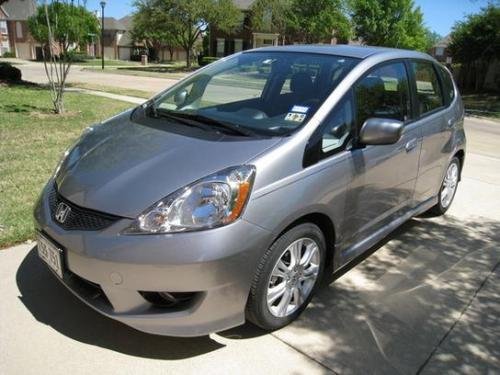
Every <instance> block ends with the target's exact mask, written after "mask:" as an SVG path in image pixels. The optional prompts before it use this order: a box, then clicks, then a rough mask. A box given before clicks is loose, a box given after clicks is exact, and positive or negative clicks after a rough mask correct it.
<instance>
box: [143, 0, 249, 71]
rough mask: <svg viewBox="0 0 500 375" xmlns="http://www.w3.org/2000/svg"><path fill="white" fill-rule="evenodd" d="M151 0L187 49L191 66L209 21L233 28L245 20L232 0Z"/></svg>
mask: <svg viewBox="0 0 500 375" xmlns="http://www.w3.org/2000/svg"><path fill="white" fill-rule="evenodd" d="M149 3H150V4H149V5H150V7H151V9H152V11H153V12H156V13H157V14H158V17H160V18H161V22H164V23H165V24H166V25H168V28H169V32H170V33H171V34H172V36H173V38H174V40H175V42H176V44H177V45H179V46H181V47H182V48H183V49H184V51H186V66H187V67H188V68H189V67H191V53H192V51H193V47H194V46H195V44H196V42H197V41H198V39H199V38H200V37H201V36H202V34H203V33H204V32H205V31H206V30H207V27H208V25H209V24H210V25H212V26H214V27H216V28H217V29H218V30H221V31H223V32H230V31H232V30H233V29H234V28H236V26H237V25H238V24H239V23H240V21H241V12H240V11H239V10H238V9H237V8H236V7H235V6H234V4H233V2H232V1H231V0H151V1H149ZM140 12H141V9H140V8H138V9H137V11H136V17H140V16H138V15H137V14H138V13H140ZM155 27H158V25H156V26H155ZM162 29H163V28H162Z"/></svg>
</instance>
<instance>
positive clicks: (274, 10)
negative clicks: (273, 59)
mask: <svg viewBox="0 0 500 375" xmlns="http://www.w3.org/2000/svg"><path fill="white" fill-rule="evenodd" d="M292 5H293V0H256V1H255V2H254V3H253V4H252V7H251V9H250V10H251V20H252V28H253V29H254V30H259V31H263V32H270V33H277V34H279V35H280V37H281V44H283V45H284V44H285V41H286V35H287V34H288V33H289V32H290V31H291V30H290V27H291V19H292V9H293V8H292Z"/></svg>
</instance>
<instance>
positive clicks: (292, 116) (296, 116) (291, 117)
mask: <svg viewBox="0 0 500 375" xmlns="http://www.w3.org/2000/svg"><path fill="white" fill-rule="evenodd" d="M305 118H306V114H305V113H294V112H288V113H287V115H286V117H285V120H286V121H295V122H302V121H304V119H305Z"/></svg>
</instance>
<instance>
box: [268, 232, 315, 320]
mask: <svg viewBox="0 0 500 375" xmlns="http://www.w3.org/2000/svg"><path fill="white" fill-rule="evenodd" d="M320 261H321V257H320V251H319V247H318V244H317V243H316V242H315V241H314V240H312V239H310V238H300V239H298V240H296V241H294V242H293V243H292V244H290V245H289V246H288V247H287V248H286V249H285V251H284V252H283V253H282V254H281V256H280V257H279V258H278V261H277V262H276V264H275V265H274V268H273V272H272V273H271V276H270V278H269V283H268V288H267V307H268V309H269V311H270V313H271V314H272V315H274V316H275V317H279V318H281V317H286V316H289V315H291V314H293V313H294V312H295V311H296V310H297V309H299V308H300V307H301V306H302V305H303V304H304V302H305V300H306V299H307V298H308V297H309V294H310V293H311V291H312V289H313V287H314V284H315V282H316V279H317V278H318V275H319V270H320Z"/></svg>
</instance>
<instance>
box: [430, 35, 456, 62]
mask: <svg viewBox="0 0 500 375" xmlns="http://www.w3.org/2000/svg"><path fill="white" fill-rule="evenodd" d="M450 43H451V34H450V35H447V36H445V37H444V38H443V39H441V40H440V41H439V42H437V43H436V44H435V45H433V46H432V48H431V50H430V51H429V54H430V55H431V56H432V57H434V58H435V59H436V60H438V61H440V62H442V63H446V64H451V62H452V60H451V55H450V53H449V51H448V45H449V44H450Z"/></svg>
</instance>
